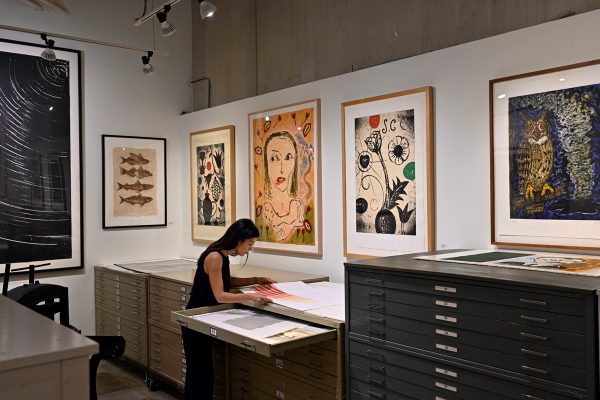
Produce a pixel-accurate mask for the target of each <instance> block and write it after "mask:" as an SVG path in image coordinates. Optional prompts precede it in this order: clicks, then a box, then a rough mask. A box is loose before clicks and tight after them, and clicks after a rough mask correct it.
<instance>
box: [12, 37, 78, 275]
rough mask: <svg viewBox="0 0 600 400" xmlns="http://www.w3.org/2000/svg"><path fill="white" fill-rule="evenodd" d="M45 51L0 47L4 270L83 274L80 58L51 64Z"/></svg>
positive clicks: (16, 46)
mask: <svg viewBox="0 0 600 400" xmlns="http://www.w3.org/2000/svg"><path fill="white" fill-rule="evenodd" d="M21 49H22V50H23V52H22V53H21V52H20V51H21ZM40 52H41V49H40V48H39V47H34V46H30V45H25V44H19V43H14V42H4V41H0V263H2V264H5V263H31V262H40V261H47V262H51V267H50V268H66V267H77V266H80V265H82V259H81V258H82V245H81V227H82V224H81V205H80V198H81V197H80V193H79V191H80V162H79V142H80V137H79V135H80V129H79V120H80V119H79V98H78V96H79V80H78V73H79V71H78V68H79V62H78V61H79V58H78V57H79V53H78V52H73V53H76V54H75V55H70V56H69V57H67V59H62V57H57V58H58V59H57V60H56V61H47V60H44V59H42V58H41V57H40V56H39V54H40ZM65 53H66V52H65ZM73 59H74V60H75V63H73ZM73 64H74V65H73ZM73 74H75V75H74V76H73ZM73 84H75V85H76V88H75V89H76V90H75V91H74V90H73V89H74V88H73V87H72V86H73ZM73 93H74V95H73ZM73 114H75V115H73Z"/></svg>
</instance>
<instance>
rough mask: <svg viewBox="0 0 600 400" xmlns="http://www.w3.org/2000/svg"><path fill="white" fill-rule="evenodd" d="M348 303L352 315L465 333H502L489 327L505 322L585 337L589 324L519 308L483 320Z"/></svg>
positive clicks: (358, 299) (356, 299)
mask: <svg viewBox="0 0 600 400" xmlns="http://www.w3.org/2000/svg"><path fill="white" fill-rule="evenodd" d="M348 303H349V304H348V305H347V306H348V307H350V308H351V313H353V312H355V310H369V311H374V312H380V313H384V314H387V315H395V316H398V317H404V318H410V319H415V320H418V321H425V322H433V323H441V324H444V325H448V326H461V327H463V328H465V329H469V330H473V331H479V332H485V333H497V332H499V331H498V330H496V329H495V328H494V329H493V330H491V329H490V327H491V325H489V326H488V325H487V324H488V323H492V324H499V323H502V322H507V323H509V324H518V325H521V326H527V327H536V328H544V329H552V330H555V331H560V332H569V333H574V334H577V335H583V334H585V330H586V325H585V323H586V320H585V318H583V317H577V316H573V315H565V314H558V313H550V312H546V311H534V310H527V309H520V308H517V307H514V308H510V307H494V306H490V310H489V313H488V314H487V316H486V317H481V316H476V315H468V314H459V313H458V312H457V311H456V309H453V308H438V309H434V308H426V307H420V306H414V305H409V304H400V303H392V302H387V301H379V302H378V301H377V300H373V299H369V298H366V297H362V296H355V295H352V294H351V297H350V299H349V301H348ZM496 311H498V312H499V313H501V314H502V315H503V318H504V319H505V320H504V321H501V320H499V319H496V318H494V317H495V315H496ZM492 318H493V319H492ZM490 330H491V332H490ZM500 332H502V331H500Z"/></svg>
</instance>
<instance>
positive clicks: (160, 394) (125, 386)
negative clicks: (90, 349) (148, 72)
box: [96, 360, 183, 400]
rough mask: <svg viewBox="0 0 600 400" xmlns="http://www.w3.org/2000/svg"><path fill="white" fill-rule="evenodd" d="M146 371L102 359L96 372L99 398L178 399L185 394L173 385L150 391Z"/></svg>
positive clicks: (133, 399) (102, 399)
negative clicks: (172, 386) (146, 380)
mask: <svg viewBox="0 0 600 400" xmlns="http://www.w3.org/2000/svg"><path fill="white" fill-rule="evenodd" d="M144 377H145V375H144V373H143V372H141V371H139V370H137V369H135V368H134V367H132V366H130V365H128V364H126V363H124V362H118V361H114V362H113V361H108V360H102V361H101V362H100V366H99V367H98V372H97V374H96V393H98V400H176V399H181V398H183V396H182V395H181V394H180V393H179V392H178V391H177V390H176V389H173V388H171V387H166V386H165V385H162V386H161V387H162V389H161V390H157V391H154V392H152V391H150V389H148V386H147V385H146V383H145V382H144Z"/></svg>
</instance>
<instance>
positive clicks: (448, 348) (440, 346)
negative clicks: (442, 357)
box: [435, 343, 458, 353]
mask: <svg viewBox="0 0 600 400" xmlns="http://www.w3.org/2000/svg"><path fill="white" fill-rule="evenodd" d="M435 348H436V349H439V350H445V351H450V352H452V353H458V348H456V347H454V346H448V345H445V344H441V343H436V344H435Z"/></svg>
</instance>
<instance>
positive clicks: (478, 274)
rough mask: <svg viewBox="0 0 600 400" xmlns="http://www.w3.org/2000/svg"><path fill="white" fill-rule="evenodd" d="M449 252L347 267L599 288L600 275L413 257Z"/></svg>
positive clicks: (356, 262)
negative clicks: (582, 274)
mask: <svg viewBox="0 0 600 400" xmlns="http://www.w3.org/2000/svg"><path fill="white" fill-rule="evenodd" d="M447 252H448V251H443V252H442V251H438V252H430V253H418V254H406V255H399V256H390V257H381V258H373V259H365V260H349V261H347V262H345V263H344V265H345V266H346V269H347V270H354V269H356V268H358V269H365V270H370V271H373V272H386V273H388V272H392V273H410V274H412V275H414V274H418V275H421V276H422V277H424V278H427V277H429V278H434V277H438V278H439V277H444V278H460V279H467V280H478V281H488V282H498V283H510V284H512V285H517V286H528V287H546V288H562V289H566V290H572V291H578V292H592V291H600V278H596V277H590V276H580V275H575V274H559V273H554V272H544V271H529V270H524V269H515V268H503V267H495V266H486V265H476V264H462V263H452V262H447V261H432V260H417V259H414V258H413V257H415V256H424V255H432V254H442V253H447Z"/></svg>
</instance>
